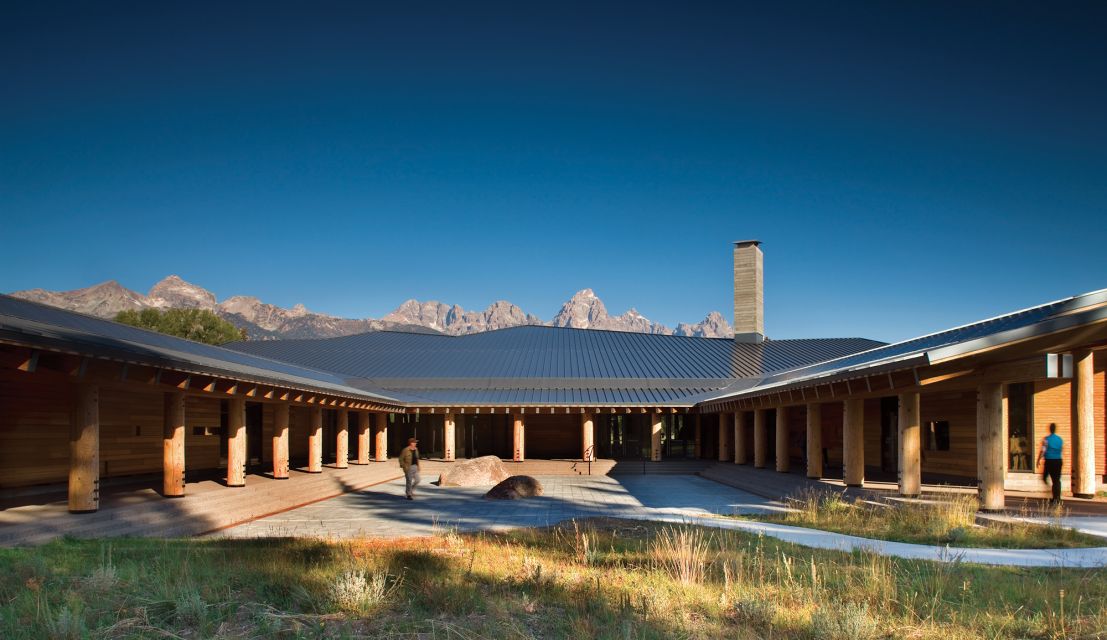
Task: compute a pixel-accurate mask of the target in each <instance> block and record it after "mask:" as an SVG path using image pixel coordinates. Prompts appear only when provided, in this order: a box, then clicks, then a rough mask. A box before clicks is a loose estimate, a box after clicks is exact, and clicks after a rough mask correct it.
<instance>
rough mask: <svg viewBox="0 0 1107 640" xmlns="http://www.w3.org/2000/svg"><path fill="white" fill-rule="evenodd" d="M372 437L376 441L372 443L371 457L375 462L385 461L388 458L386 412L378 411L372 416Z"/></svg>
mask: <svg viewBox="0 0 1107 640" xmlns="http://www.w3.org/2000/svg"><path fill="white" fill-rule="evenodd" d="M373 437H374V439H375V440H376V442H375V443H374V444H373V454H374V457H373V459H374V460H376V461H377V462H386V461H387V460H388V414H387V413H378V414H376V417H375V418H374V423H373Z"/></svg>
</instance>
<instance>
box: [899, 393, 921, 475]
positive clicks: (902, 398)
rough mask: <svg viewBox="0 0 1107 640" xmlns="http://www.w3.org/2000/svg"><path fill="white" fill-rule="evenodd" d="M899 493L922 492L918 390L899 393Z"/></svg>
mask: <svg viewBox="0 0 1107 640" xmlns="http://www.w3.org/2000/svg"><path fill="white" fill-rule="evenodd" d="M897 422H898V423H899V493H900V495H904V496H917V495H919V494H920V493H922V454H921V449H922V428H921V426H920V424H919V394H918V392H911V393H901V394H899V416H898V418H897Z"/></svg>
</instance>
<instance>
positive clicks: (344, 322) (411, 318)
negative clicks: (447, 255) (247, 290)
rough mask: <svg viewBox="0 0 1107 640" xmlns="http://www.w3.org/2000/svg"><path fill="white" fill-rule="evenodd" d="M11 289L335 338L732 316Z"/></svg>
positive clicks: (593, 306) (87, 307)
mask: <svg viewBox="0 0 1107 640" xmlns="http://www.w3.org/2000/svg"><path fill="white" fill-rule="evenodd" d="M11 295H12V296H14V297H17V298H23V299H25V300H32V301H35V302H41V303H43V304H48V305H51V306H55V307H60V308H62V309H68V310H71V311H79V312H81V313H87V314H90V315H94V316H99V317H101V318H113V317H115V314H117V313H119V312H120V311H125V310H141V309H151V308H153V309H166V308H193V309H208V310H210V311H213V312H214V313H216V314H218V315H219V316H222V317H223V318H226V319H227V320H228V321H230V322H231V323H233V324H234V325H235V326H238V327H241V328H243V329H245V330H246V333H247V335H249V337H250V339H251V340H273V339H281V338H334V337H338V336H346V335H352V334H356V333H365V332H366V331H385V330H392V331H411V332H416V333H442V334H447V335H465V334H470V333H480V332H482V331H490V330H493V329H504V328H507V327H517V326H521V325H550V326H555V327H572V328H577V329H606V330H612V331H633V332H637V333H653V334H662V335H679V336H695V337H705V338H722V337H731V336H732V335H733V330H732V329H731V327H730V323H728V322H727V321H726V319H725V318H723V316H722V315H721V314H720V313H719V312H717V311H712V312H711V313H709V314H708V315H707V317H706V318H704V319H703V320H702V321H700V322H697V323H695V324H688V323H680V324H678V325H677V327H676V329H675V330H674V329H670V328H669V327H666V326H665V325H663V324H660V323H657V322H652V321H651V320H649V319H648V318H646V317H645V316H643V315H642V314H640V313H638V311H636V310H635V309H630V310H628V311H626V312H625V313H623V314H621V315H617V316H613V315H610V314H609V313H608V312H607V307H606V306H605V305H604V303H603V301H602V300H600V298H599V297H598V296H596V294H595V293H594V292H593V291H592V290H591V289H583V290H581V291H578V292H577V293H576V294H574V295H573V297H572V298H570V299H569V300H568V301H566V302H565V304H563V305H562V306H561V310H560V311H558V312H557V315H555V316H554V317H553V320H551V321H550V322H544V321H543V320H542V319H541V318H539V317H538V316H535V315H533V314H530V313H526V312H524V311H523V310H522V309H520V308H519V307H518V306H517V305H514V304H512V303H510V302H507V301H504V300H498V301H496V302H493V303H492V304H491V305H489V306H488V308H486V309H485V310H483V311H466V310H465V309H463V308H462V307H460V306H459V305H456V304H455V305H448V304H445V303H442V302H438V301H435V300H430V301H427V302H420V301H418V300H407V301H405V302H404V303H402V304H401V305H400V306H399V307H396V309H395V310H394V311H392V312H391V313H389V314H387V315H385V316H384V317H383V318H380V319H374V318H364V319H353V318H338V317H335V316H331V315H327V314H324V313H316V312H313V311H309V310H307V309H306V308H305V307H304V305H302V304H297V305H295V306H293V307H292V308H291V309H286V308H284V307H278V306H276V305H272V304H267V303H265V302H262V301H261V300H259V299H258V298H256V297H253V296H232V297H230V298H227V299H226V300H223V301H222V302H219V301H218V300H217V299H216V297H215V294H213V293H212V292H210V291H208V290H207V289H204V288H203V287H200V286H198V285H195V284H192V283H190V282H186V281H185V280H183V279H181V278H180V277H178V276H176V275H171V276H168V277H166V278H164V279H162V280H161V281H159V282H158V283H156V284H155V285H154V286H153V287H151V288H150V291H149V293H147V294H146V295H143V294H141V293H138V292H137V291H132V290H130V289H127V288H126V287H124V286H122V285H121V284H119V283H118V282H116V281H115V280H109V281H107V282H103V283H100V284H97V285H93V286H91V287H86V288H84V289H74V290H72V291H47V290H45V289H28V290H25V291H16V292H13V293H12V294H11Z"/></svg>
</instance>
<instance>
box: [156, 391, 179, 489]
mask: <svg viewBox="0 0 1107 640" xmlns="http://www.w3.org/2000/svg"><path fill="white" fill-rule="evenodd" d="M163 416H164V420H165V422H164V425H163V429H162V457H161V467H162V490H161V491H162V495H164V496H165V497H167V498H180V497H182V496H184V494H185V394H184V392H183V391H175V392H173V393H167V394H165V412H164V414H163Z"/></svg>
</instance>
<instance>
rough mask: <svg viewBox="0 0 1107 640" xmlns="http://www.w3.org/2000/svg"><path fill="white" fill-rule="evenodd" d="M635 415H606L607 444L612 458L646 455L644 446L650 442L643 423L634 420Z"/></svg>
mask: <svg viewBox="0 0 1107 640" xmlns="http://www.w3.org/2000/svg"><path fill="white" fill-rule="evenodd" d="M636 417H637V416H633V415H631V416H625V415H616V416H607V419H608V420H609V422H608V438H609V441H608V444H609V446H610V451H611V457H612V458H615V459H619V458H642V457H644V456H646V455H647V452H646V447H648V446H649V444H650V441H649V438H648V434H646V433H645V425H644V423H643V422H642V421H640V420H636V419H635V418H636Z"/></svg>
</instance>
